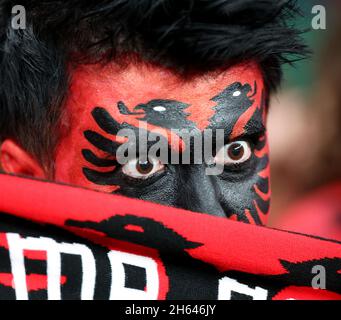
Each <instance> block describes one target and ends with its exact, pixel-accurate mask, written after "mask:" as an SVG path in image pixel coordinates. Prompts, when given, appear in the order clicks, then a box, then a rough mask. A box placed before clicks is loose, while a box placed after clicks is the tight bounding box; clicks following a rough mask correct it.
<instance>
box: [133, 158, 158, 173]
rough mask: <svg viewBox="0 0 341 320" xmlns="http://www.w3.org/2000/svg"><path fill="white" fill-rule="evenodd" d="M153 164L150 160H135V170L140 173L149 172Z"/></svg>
mask: <svg viewBox="0 0 341 320" xmlns="http://www.w3.org/2000/svg"><path fill="white" fill-rule="evenodd" d="M153 168H154V164H153V163H151V162H150V161H148V160H146V161H137V162H136V170H137V172H138V173H140V174H149V173H151V172H152V171H153Z"/></svg>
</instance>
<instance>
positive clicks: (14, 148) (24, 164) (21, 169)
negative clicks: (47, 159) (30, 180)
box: [0, 139, 46, 179]
mask: <svg viewBox="0 0 341 320" xmlns="http://www.w3.org/2000/svg"><path fill="white" fill-rule="evenodd" d="M0 163H1V167H2V169H3V170H4V171H5V172H6V173H11V174H16V175H22V176H30V177H34V178H40V179H46V174H45V172H44V169H43V168H42V166H41V165H40V164H39V163H38V161H36V160H35V159H34V158H33V157H32V156H31V155H30V154H28V153H27V152H26V151H25V150H24V149H23V148H22V147H20V146H19V145H18V144H17V143H15V142H14V141H12V140H9V139H8V140H5V141H4V142H3V143H2V145H1V147H0Z"/></svg>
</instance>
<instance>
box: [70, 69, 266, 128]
mask: <svg viewBox="0 0 341 320" xmlns="http://www.w3.org/2000/svg"><path fill="white" fill-rule="evenodd" d="M235 82H240V83H241V84H242V85H244V84H249V85H251V86H254V84H255V83H257V87H258V91H259V92H261V89H262V87H263V81H262V73H261V71H260V69H259V68H258V66H257V65H256V63H245V64H241V65H237V66H234V67H232V68H229V69H227V70H220V71H216V72H211V73H207V74H205V75H200V76H196V77H192V78H190V79H184V78H182V77H181V76H179V75H177V74H174V73H173V72H171V71H170V70H168V69H165V68H162V67H158V66H154V65H150V64H146V63H143V62H141V63H135V64H129V65H128V66H126V67H124V68H123V67H120V66H117V65H116V64H114V63H110V64H107V65H105V66H102V65H83V66H80V67H78V68H77V69H76V70H74V72H73V73H72V80H71V88H70V94H69V98H68V100H67V104H66V109H67V111H68V112H67V114H68V116H69V120H71V122H73V125H75V121H76V122H77V123H78V124H81V123H84V121H85V118H90V115H91V111H92V109H93V108H94V107H95V106H101V107H103V108H105V109H107V110H108V111H109V112H110V113H111V114H112V116H113V117H118V118H120V116H121V115H120V114H119V112H118V108H117V103H118V102H119V101H123V102H124V103H125V104H126V105H127V107H128V108H130V109H132V108H133V107H135V106H136V105H138V104H141V103H147V102H148V101H151V100H155V99H163V100H177V101H181V102H183V103H187V104H189V108H188V109H187V110H186V111H188V112H189V113H191V114H192V117H194V118H195V117H202V118H203V119H207V118H209V116H210V113H212V112H213V111H212V107H214V105H215V104H214V102H213V101H211V99H212V98H213V97H214V96H215V95H217V94H218V93H220V92H222V91H223V90H224V89H225V88H226V87H228V86H229V85H231V84H233V83H235ZM199 110H200V114H199V113H198V112H197V111H199ZM191 111H192V112H191ZM80 118H81V119H80ZM80 120H83V121H80ZM89 120H90V119H89ZM89 120H88V121H89ZM194 120H196V123H198V124H199V126H200V122H201V121H200V119H199V118H198V119H194ZM201 124H202V125H203V126H204V124H203V123H201Z"/></svg>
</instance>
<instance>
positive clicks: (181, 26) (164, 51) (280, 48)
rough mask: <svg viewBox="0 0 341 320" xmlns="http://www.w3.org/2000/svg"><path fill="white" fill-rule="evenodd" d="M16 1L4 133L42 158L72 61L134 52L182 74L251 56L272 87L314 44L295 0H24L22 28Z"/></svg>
mask: <svg viewBox="0 0 341 320" xmlns="http://www.w3.org/2000/svg"><path fill="white" fill-rule="evenodd" d="M16 4H18V3H17V1H16V0H15V1H12V0H0V141H1V140H3V139H4V138H8V137H10V138H12V139H15V140H16V141H17V142H18V143H20V144H21V145H22V146H23V147H25V149H26V150H27V151H28V152H30V153H31V154H32V155H34V156H35V157H36V158H37V159H39V160H40V161H41V163H47V162H48V161H49V160H50V159H49V158H51V155H52V153H53V150H54V149H53V148H54V147H55V145H56V143H57V141H58V132H57V131H58V130H55V129H56V128H57V125H58V122H59V118H60V115H61V112H62V110H61V109H62V108H61V106H62V105H63V101H64V100H65V99H66V97H67V92H68V65H69V64H70V63H71V62H72V63H74V64H80V63H93V62H105V61H108V60H109V61H110V60H113V59H115V60H117V61H118V62H119V61H120V59H121V58H122V57H124V56H125V55H126V54H127V53H136V54H137V55H138V56H140V57H141V58H143V59H145V60H147V61H149V62H153V63H158V64H161V65H163V66H165V67H170V68H172V69H173V70H175V71H177V72H180V73H182V74H184V75H185V74H186V73H193V72H196V73H197V72H203V73H204V72H207V71H211V70H214V69H216V68H222V67H229V66H231V65H233V64H236V63H239V62H242V61H247V60H254V61H256V62H257V63H258V64H259V65H260V67H261V70H262V71H263V74H264V79H265V83H266V85H267V87H268V88H269V89H270V91H271V90H274V89H276V88H277V86H278V85H279V83H280V79H281V65H282V64H283V63H287V62H289V63H290V62H292V61H294V60H295V59H298V58H301V57H303V56H304V55H305V54H306V52H307V50H306V47H305V46H304V44H302V42H301V39H300V31H299V30H297V29H295V28H294V27H293V26H291V25H290V24H289V22H288V18H290V17H293V16H295V15H296V14H297V13H298V11H297V7H296V2H295V1H292V0H276V1H274V0H93V1H87V0H68V1H59V0H58V1H57V0H51V1H49V0H40V1H39V0H26V1H21V3H20V4H21V5H23V6H24V8H25V9H26V20H27V26H26V28H25V29H23V30H21V29H19V30H14V29H13V28H12V26H11V21H12V13H11V11H12V8H13V6H15V5H16ZM122 61H123V59H122Z"/></svg>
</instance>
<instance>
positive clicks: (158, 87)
mask: <svg viewBox="0 0 341 320" xmlns="http://www.w3.org/2000/svg"><path fill="white" fill-rule="evenodd" d="M264 96H265V95H264V85H263V80H262V74H261V71H260V70H259V68H258V67H257V66H256V65H255V64H253V63H249V64H243V65H238V66H236V67H233V68H230V69H228V70H225V71H221V72H214V73H211V74H206V75H204V76H197V77H193V78H191V79H187V80H184V79H182V78H181V77H179V76H178V75H175V74H174V73H172V72H171V71H169V70H167V69H164V68H159V67H156V66H151V65H147V64H144V63H139V64H135V65H133V64H131V65H129V66H128V67H126V68H124V69H123V68H121V67H118V66H116V65H115V64H109V65H106V66H99V65H90V66H81V67H79V68H78V69H77V70H76V71H75V72H74V73H73V74H72V82H71V89H70V93H69V97H68V101H67V103H66V106H65V113H64V116H63V119H62V121H61V130H62V134H63V137H62V139H61V141H60V143H59V145H58V147H57V150H56V156H55V179H56V180H57V181H60V182H65V183H70V184H74V185H79V186H83V187H88V188H92V189H96V190H100V191H104V192H118V193H121V194H124V195H127V196H131V197H138V198H141V199H146V200H150V201H155V202H160V203H164V204H168V205H171V206H180V207H183V208H185V209H190V210H193V211H200V212H206V213H211V214H217V215H223V216H228V217H234V219H237V220H241V221H245V222H250V223H257V224H261V223H263V222H264V218H263V216H266V214H267V210H268V200H269V199H268V198H269V194H270V191H269V188H268V170H267V168H268V166H267V160H268V156H267V142H266V139H265V136H264V134H263V135H262V137H259V141H256V143H255V146H254V150H253V158H254V159H259V160H260V159H262V161H260V162H262V163H258V162H257V161H256V160H254V164H253V168H251V167H250V168H247V170H248V172H249V173H248V175H247V176H246V175H245V176H244V175H243V174H244V173H243V174H240V176H239V177H238V179H236V177H235V176H236V172H232V173H231V177H229V173H228V172H225V173H224V175H225V177H224V178H222V177H215V179H216V181H215V182H214V185H212V183H211V182H209V180H207V177H205V178H203V180H202V181H201V180H200V177H203V176H202V174H201V173H199V171H198V170H194V171H197V172H196V173H195V174H194V176H191V177H188V173H186V172H183V171H186V170H187V169H188V168H185V167H183V168H180V167H181V165H178V167H176V168H174V170H173V171H172V170H169V172H173V173H174V172H175V171H176V172H177V173H176V174H174V175H173V176H171V174H170V173H167V177H160V179H156V178H155V179H154V180H153V181H152V182H150V183H149V182H148V181H147V180H146V181H143V183H142V182H141V181H138V180H137V179H135V180H133V179H130V180H129V179H128V180H129V181H128V180H127V179H125V178H124V175H123V174H122V172H121V173H120V176H119V177H117V179H116V178H115V179H114V180H113V181H118V182H117V183H113V182H111V183H107V182H106V181H109V180H110V181H111V180H112V179H111V174H113V175H114V173H113V169H115V170H117V171H119V170H120V168H116V167H117V166H115V165H114V162H113V161H114V158H115V157H114V156H113V155H112V154H110V153H107V152H106V151H105V150H104V149H106V148H98V147H96V146H97V143H98V140H99V139H102V140H103V138H104V139H105V141H104V140H103V141H104V142H108V141H111V142H112V141H113V142H117V143H123V142H124V141H120V139H119V137H117V136H115V135H114V134H112V132H110V130H109V131H108V130H105V128H106V127H107V126H108V121H107V120H108V119H109V118H111V119H112V120H114V122H115V124H116V125H117V126H122V127H124V125H128V126H130V127H138V126H139V124H140V123H141V122H143V123H144V124H146V123H148V130H149V129H153V130H155V129H156V130H159V129H160V130H165V129H166V130H167V134H168V132H170V129H174V128H176V127H178V128H187V127H194V128H196V129H199V130H200V131H203V130H205V129H206V128H210V129H212V130H215V129H219V128H220V129H224V130H225V129H226V130H227V132H228V133H229V138H230V140H231V141H235V140H237V141H238V140H239V138H241V137H243V136H244V135H247V133H248V131H252V130H253V129H255V128H256V127H257V124H258V126H261V125H263V126H264V125H265V124H264V123H265V109H266V108H265V103H264ZM160 104H161V105H160ZM148 108H149V109H148ZM165 108H168V109H167V112H171V113H170V116H169V117H168V116H166V117H164V118H163V119H161V118H159V119H157V117H158V116H157V115H156V116H155V113H148V112H149V111H150V110H152V109H155V110H156V111H164V109H165ZM172 108H174V111H173V110H172ZM94 110H95V111H94ZM96 110H97V114H99V113H102V114H106V115H107V116H108V117H107V118H108V119H106V120H105V121H104V120H103V121H104V122H102V123H101V122H100V121H99V120H98V118H96V116H95V115H94V114H95V112H96ZM152 111H153V110H152ZM172 111H173V113H172ZM175 114H176V115H175ZM179 115H181V117H178V116H179ZM261 140H263V141H261ZM103 141H102V142H103ZM104 142H103V143H104ZM85 151H86V152H87V154H86V155H85ZM91 156H93V157H96V159H98V158H99V159H101V162H100V163H99V162H98V161H97V162H96V161H95V162H94V161H90V162H92V163H90V162H89V161H88V160H89V157H91ZM250 166H251V165H250ZM84 170H90V171H94V172H96V174H97V176H98V175H99V174H102V175H103V174H104V175H105V177H106V178H105V179H106V180H105V182H103V181H101V182H100V183H96V181H95V182H94V181H91V179H88V177H87V176H86V174H84ZM121 171H122V170H121ZM191 171H193V170H192V169H191ZM244 171H246V170H244ZM251 171H252V172H251ZM258 173H259V175H258ZM181 175H183V176H187V178H186V179H188V180H189V182H188V183H189V185H188V188H187V190H188V191H187V192H189V193H190V194H188V195H187V196H186V199H187V200H186V201H185V200H184V199H181V195H183V193H184V190H181V188H179V186H178V185H179V183H180V181H181V180H182V179H183V178H181ZM233 176H234V178H233ZM120 177H121V178H120ZM230 178H231V179H232V180H236V181H238V182H236V183H233V182H231V181H232V180H231V179H230ZM108 179H109V180H108ZM200 181H201V182H200ZM198 183H201V185H202V187H201V188H200V186H199V185H198ZM217 189H219V190H220V191H219V194H218V192H217V191H216V190H217ZM246 191H247V192H246ZM179 193H180V194H179ZM241 193H243V194H244V195H247V199H245V198H243V196H241ZM208 197H209V199H208ZM220 198H223V203H221V201H220V200H219V199H220ZM198 199H199V200H200V201H198ZM192 201H193V205H192V204H191V203H190V202H192ZM259 201H260V202H262V204H261V205H260V204H259ZM200 203H202V204H206V205H201V204H200ZM242 207H243V208H242ZM218 211H219V213H217V212H218Z"/></svg>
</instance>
